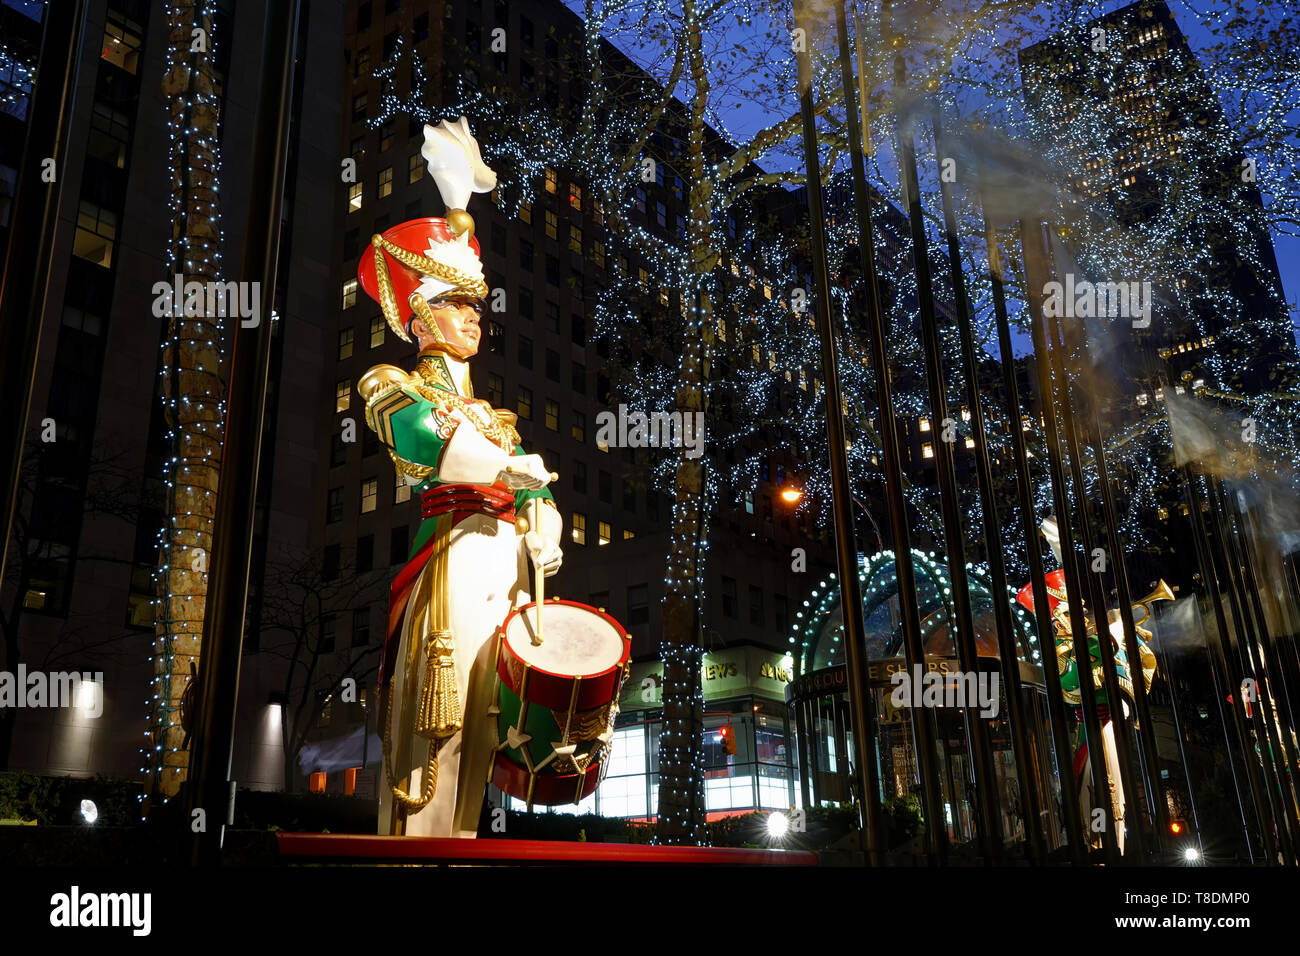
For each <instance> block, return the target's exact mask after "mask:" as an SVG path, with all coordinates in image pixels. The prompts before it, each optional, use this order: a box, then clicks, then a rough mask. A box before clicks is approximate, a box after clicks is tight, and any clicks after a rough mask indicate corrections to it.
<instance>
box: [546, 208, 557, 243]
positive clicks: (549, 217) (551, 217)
mask: <svg viewBox="0 0 1300 956" xmlns="http://www.w3.org/2000/svg"><path fill="white" fill-rule="evenodd" d="M558 232H559V220H558V219H557V218H556V216H555V213H553V212H551V211H550V210H549V209H548V210H547V211H546V238H547V239H554V238H555V237H556V234H557V233H558Z"/></svg>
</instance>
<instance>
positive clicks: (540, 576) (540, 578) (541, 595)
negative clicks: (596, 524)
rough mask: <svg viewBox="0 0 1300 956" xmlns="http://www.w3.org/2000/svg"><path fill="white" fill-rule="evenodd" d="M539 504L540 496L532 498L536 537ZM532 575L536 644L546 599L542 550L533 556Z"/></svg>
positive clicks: (539, 525)
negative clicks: (535, 610)
mask: <svg viewBox="0 0 1300 956" xmlns="http://www.w3.org/2000/svg"><path fill="white" fill-rule="evenodd" d="M541 504H542V503H541V499H540V498H534V499H533V530H534V531H536V532H537V535H538V537H541V534H542V532H541V527H542V521H541V518H542V508H541ZM543 544H545V539H543ZM533 577H534V578H536V580H537V588H536V590H537V593H536V594H534V595H533V597H534V598H536V600H537V629H536V633H535V634H534V635H533V644H534V645H537V644H541V643H542V602H543V601H545V599H546V583H545V582H546V573H545V571H543V569H542V552H541V551H540V550H539V551H538V552H537V554H536V555H535V556H534V557H533Z"/></svg>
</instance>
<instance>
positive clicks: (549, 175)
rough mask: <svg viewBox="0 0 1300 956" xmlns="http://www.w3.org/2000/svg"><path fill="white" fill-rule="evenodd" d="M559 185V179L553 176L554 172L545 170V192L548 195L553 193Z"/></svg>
mask: <svg viewBox="0 0 1300 956" xmlns="http://www.w3.org/2000/svg"><path fill="white" fill-rule="evenodd" d="M559 183H560V180H559V177H558V176H557V175H556V174H555V170H553V169H549V168H548V169H547V170H546V191H547V192H548V193H553V192H555V190H556V189H557V188H558V186H559Z"/></svg>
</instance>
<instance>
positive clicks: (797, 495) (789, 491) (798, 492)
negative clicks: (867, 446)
mask: <svg viewBox="0 0 1300 956" xmlns="http://www.w3.org/2000/svg"><path fill="white" fill-rule="evenodd" d="M849 499H850V500H851V501H852V502H853V503H854V504H855V505H857V506H858V508H859V510H861V512H862V513H863V514H864V515H866V516H867V520H868V521H870V522H871V530H872V531H874V532H875V533H876V551H878V552H879V551H884V550H885V539H884V536H882V535H881V533H880V525H878V524H876V519H875V517H874V516H873V515H872V514H871V512H870V511H868V510H867V506H866V505H864V504H863V503H862V502H861V501H859V500H858V496H857V495H852V494H851V495H849ZM781 500H782V501H784V502H785V503H786V504H789V505H792V506H793V505H796V504H798V503H799V502H800V501H802V500H803V489H801V488H797V487H795V486H794V485H786V486H785V487H784V488H782V489H781Z"/></svg>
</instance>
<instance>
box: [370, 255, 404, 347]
mask: <svg viewBox="0 0 1300 956" xmlns="http://www.w3.org/2000/svg"><path fill="white" fill-rule="evenodd" d="M373 241H374V244H375V282H376V283H377V284H378V286H379V308H380V309H382V310H383V313H384V321H385V322H387V323H388V327H389V328H390V329H392V330H393V334H394V335H396V336H397V337H398V338H399V339H401V340H402V341H403V342H409V341H411V337H410V336H409V335H407V334H406V329H405V327H404V326H405V323H404V322H403V321H402V314H401V313H400V312H398V311H397V294H396V293H395V292H393V280H392V279H391V278H389V275H388V262H387V260H385V259H384V249H383V245H382V243H383V241H384V240H383V239H382V238H381V237H380V236H375V237H374V240H373Z"/></svg>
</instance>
